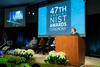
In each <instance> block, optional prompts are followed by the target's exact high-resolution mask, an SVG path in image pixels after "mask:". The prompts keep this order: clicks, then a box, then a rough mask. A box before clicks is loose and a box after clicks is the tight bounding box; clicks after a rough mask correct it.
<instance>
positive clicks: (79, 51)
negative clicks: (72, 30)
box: [55, 36, 85, 66]
mask: <svg viewBox="0 0 100 67" xmlns="http://www.w3.org/2000/svg"><path fill="white" fill-rule="evenodd" d="M55 41H56V51H57V52H59V51H63V52H65V53H66V57H67V59H68V60H69V62H70V64H71V65H73V66H80V65H83V64H84V63H85V47H84V40H83V39H82V38H81V37H79V36H56V39H55Z"/></svg>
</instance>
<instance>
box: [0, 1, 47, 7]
mask: <svg viewBox="0 0 100 67" xmlns="http://www.w3.org/2000/svg"><path fill="white" fill-rule="evenodd" d="M42 1H45V0H0V7H9V6H15V5H24V4H36V3H39V2H42Z"/></svg>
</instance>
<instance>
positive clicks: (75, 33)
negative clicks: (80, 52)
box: [72, 27, 80, 36]
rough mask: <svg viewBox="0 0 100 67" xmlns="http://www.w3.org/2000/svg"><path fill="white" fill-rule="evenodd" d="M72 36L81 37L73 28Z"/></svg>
mask: <svg viewBox="0 0 100 67" xmlns="http://www.w3.org/2000/svg"><path fill="white" fill-rule="evenodd" d="M72 35H73V36H80V35H79V33H77V32H76V28H74V27H73V28H72Z"/></svg>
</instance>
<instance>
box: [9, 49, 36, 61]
mask: <svg viewBox="0 0 100 67" xmlns="http://www.w3.org/2000/svg"><path fill="white" fill-rule="evenodd" d="M9 54H11V55H15V56H21V57H25V58H26V59H32V58H33V57H34V51H33V50H32V49H28V50H25V49H15V50H14V51H13V52H9Z"/></svg>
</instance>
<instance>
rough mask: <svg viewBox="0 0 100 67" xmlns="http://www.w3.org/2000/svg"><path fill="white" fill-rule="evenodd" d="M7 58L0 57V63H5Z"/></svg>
mask: <svg viewBox="0 0 100 67" xmlns="http://www.w3.org/2000/svg"><path fill="white" fill-rule="evenodd" d="M6 63H8V60H7V59H6V58H0V64H6Z"/></svg>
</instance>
